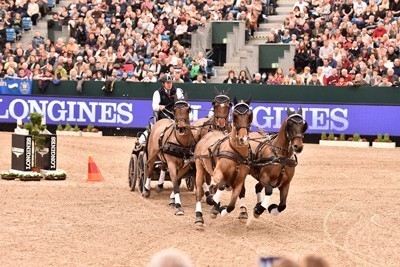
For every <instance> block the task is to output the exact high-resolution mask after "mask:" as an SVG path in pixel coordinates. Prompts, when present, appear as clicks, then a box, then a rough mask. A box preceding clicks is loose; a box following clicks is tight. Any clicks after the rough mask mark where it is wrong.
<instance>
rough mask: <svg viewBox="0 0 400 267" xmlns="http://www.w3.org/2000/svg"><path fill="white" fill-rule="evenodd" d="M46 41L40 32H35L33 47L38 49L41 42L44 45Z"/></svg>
mask: <svg viewBox="0 0 400 267" xmlns="http://www.w3.org/2000/svg"><path fill="white" fill-rule="evenodd" d="M32 1H34V0H32ZM44 43H45V40H44V38H43V37H42V36H41V35H40V32H36V33H35V36H34V37H33V39H32V45H33V48H35V49H37V48H39V46H40V45H41V44H43V45H44Z"/></svg>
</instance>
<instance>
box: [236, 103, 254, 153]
mask: <svg viewBox="0 0 400 267" xmlns="http://www.w3.org/2000/svg"><path fill="white" fill-rule="evenodd" d="M233 103H234V106H233V111H232V118H233V122H232V128H233V130H232V133H233V134H236V136H235V138H236V141H237V142H238V143H239V145H240V146H248V144H249V132H250V126H251V123H252V121H253V112H252V111H251V109H250V98H249V99H247V100H246V101H243V100H242V101H240V102H238V100H237V99H236V97H235V98H234V99H233Z"/></svg>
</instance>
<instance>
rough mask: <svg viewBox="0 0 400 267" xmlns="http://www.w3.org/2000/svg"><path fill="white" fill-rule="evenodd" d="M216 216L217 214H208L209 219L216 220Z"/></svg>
mask: <svg viewBox="0 0 400 267" xmlns="http://www.w3.org/2000/svg"><path fill="white" fill-rule="evenodd" d="M217 216H218V213H217V214H215V213H212V212H211V213H210V217H211V219H215V218H217Z"/></svg>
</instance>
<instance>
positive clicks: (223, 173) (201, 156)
mask: <svg viewBox="0 0 400 267" xmlns="http://www.w3.org/2000/svg"><path fill="white" fill-rule="evenodd" d="M249 105H250V100H247V101H245V102H244V101H241V102H238V101H237V100H236V98H235V99H234V107H233V111H232V119H233V121H232V131H231V132H230V134H229V135H225V134H224V133H222V132H221V131H211V132H209V133H207V134H206V135H205V136H204V137H203V138H202V139H201V140H200V141H199V142H198V143H197V145H196V148H195V151H194V158H195V162H196V170H197V172H196V201H197V203H196V220H195V225H196V226H198V227H199V228H200V227H202V226H203V224H204V220H203V213H202V209H201V198H202V196H203V195H204V191H203V188H202V185H203V183H204V182H205V179H206V177H207V176H208V177H209V176H213V178H214V182H215V183H216V186H214V188H215V189H218V190H216V192H215V194H213V195H212V194H210V195H209V196H208V197H207V203H208V204H210V205H213V207H212V209H211V216H212V218H216V216H217V215H218V213H221V215H226V214H227V213H229V212H231V211H232V210H234V208H235V204H236V200H237V198H238V196H239V194H240V192H241V190H242V187H243V184H244V181H245V178H246V176H247V174H248V173H249V171H250V167H249V158H250V157H249V156H250V145H249V141H248V140H249V139H248V135H249V129H250V125H251V122H252V120H253V113H252V111H251V109H250V106H249ZM227 185H229V186H230V187H231V188H232V193H231V200H230V203H229V204H228V206H220V198H221V194H222V192H223V190H224V189H225V187H226V186H227ZM214 191H215V190H214Z"/></svg>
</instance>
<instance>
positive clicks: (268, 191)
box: [253, 183, 273, 218]
mask: <svg viewBox="0 0 400 267" xmlns="http://www.w3.org/2000/svg"><path fill="white" fill-rule="evenodd" d="M260 186H261V184H260V183H258V184H257V185H256V192H257V190H258V189H260ZM261 188H262V186H261ZM272 191H273V188H272V186H270V185H267V186H265V197H264V199H263V200H262V202H261V201H259V200H258V194H260V195H261V191H260V192H257V204H256V205H255V207H254V210H253V216H254V218H259V217H260V215H261V214H263V212H264V211H265V210H266V209H267V208H268V210H269V207H268V202H269V199H270V198H271V195H272ZM260 198H261V197H260Z"/></svg>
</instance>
